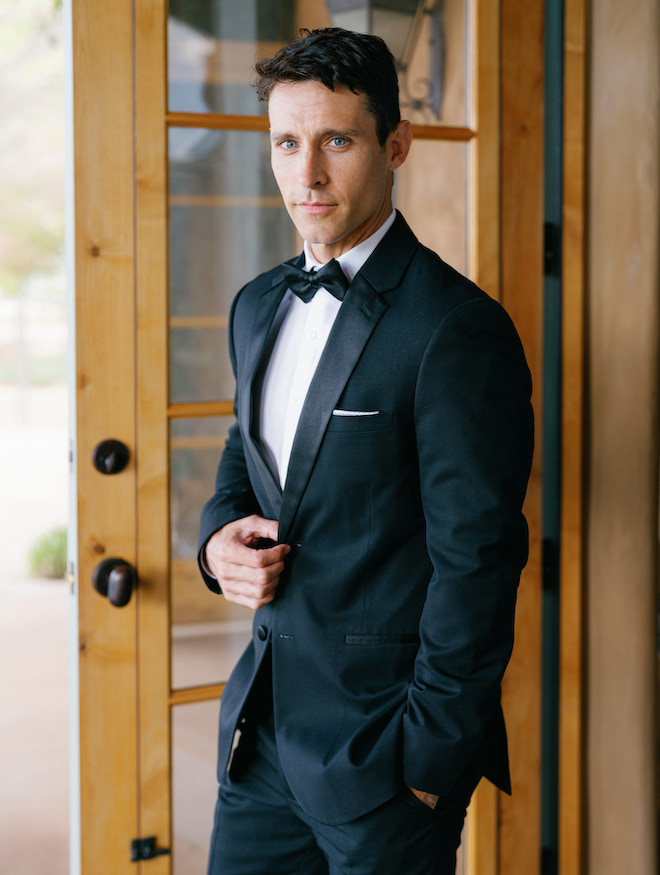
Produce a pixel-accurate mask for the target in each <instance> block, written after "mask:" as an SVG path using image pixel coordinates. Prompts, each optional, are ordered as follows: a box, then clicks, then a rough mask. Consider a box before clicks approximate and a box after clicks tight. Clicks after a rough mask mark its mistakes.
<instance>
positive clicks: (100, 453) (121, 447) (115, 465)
mask: <svg viewBox="0 0 660 875" xmlns="http://www.w3.org/2000/svg"><path fill="white" fill-rule="evenodd" d="M129 457H130V453H129V450H128V447H127V446H126V444H123V443H122V442H121V441H117V440H115V439H114V438H109V439H108V440H106V441H101V443H100V444H97V446H96V447H94V452H93V453H92V463H93V465H94V467H95V468H96V470H97V471H100V472H101V474H119V472H120V471H123V470H124V468H125V467H126V465H128V460H129Z"/></svg>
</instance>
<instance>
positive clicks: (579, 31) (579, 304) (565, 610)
mask: <svg viewBox="0 0 660 875" xmlns="http://www.w3.org/2000/svg"><path fill="white" fill-rule="evenodd" d="M587 9H588V0H564V89H563V94H564V113H563V128H564V131H563V192H562V199H563V207H562V476H561V492H562V497H561V550H560V629H561V642H560V657H559V659H560V674H559V678H560V687H559V698H560V703H561V712H560V719H559V747H560V752H561V755H560V758H559V875H583V873H585V872H586V871H587V869H586V840H585V824H586V801H585V800H586V774H585V716H584V707H585V695H586V692H585V673H586V604H585V587H586V581H585V570H584V561H585V522H584V514H585V490H584V475H585V460H584V434H585V383H584V380H585V370H584V369H585V348H584V347H585V331H586V319H585V299H586V277H585V265H586V145H587V134H586V130H587V123H586V119H587V64H588V53H587Z"/></svg>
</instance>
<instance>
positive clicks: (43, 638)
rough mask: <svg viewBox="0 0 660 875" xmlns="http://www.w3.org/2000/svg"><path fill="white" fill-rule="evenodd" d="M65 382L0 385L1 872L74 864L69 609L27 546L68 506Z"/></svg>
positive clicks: (62, 519) (11, 874)
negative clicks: (22, 387)
mask: <svg viewBox="0 0 660 875" xmlns="http://www.w3.org/2000/svg"><path fill="white" fill-rule="evenodd" d="M67 512H68V436H67V402H66V391H65V389H64V388H62V387H55V388H44V389H38V390H31V391H29V392H26V393H22V394H21V393H19V392H18V390H16V389H14V388H11V387H2V386H0V875H67V873H68V859H69V848H68V842H69V838H68V833H69V799H68V793H69V790H68V708H69V696H68V611H69V592H68V587H67V586H66V584H65V583H64V582H63V581H50V580H38V579H34V578H30V577H29V576H28V571H27V553H28V550H29V548H30V546H31V545H32V544H33V543H34V541H35V540H36V539H37V538H39V537H40V536H41V535H43V534H46V533H47V532H49V531H51V530H52V529H53V528H55V527H57V526H62V525H66V523H67V515H68V513H67Z"/></svg>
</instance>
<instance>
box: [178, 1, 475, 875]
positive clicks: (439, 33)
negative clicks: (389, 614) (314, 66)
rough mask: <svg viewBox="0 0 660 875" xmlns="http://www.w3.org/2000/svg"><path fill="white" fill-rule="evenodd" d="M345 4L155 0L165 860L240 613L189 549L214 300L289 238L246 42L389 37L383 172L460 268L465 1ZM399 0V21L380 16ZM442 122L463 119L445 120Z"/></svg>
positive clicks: (195, 786) (214, 335)
mask: <svg viewBox="0 0 660 875" xmlns="http://www.w3.org/2000/svg"><path fill="white" fill-rule="evenodd" d="M347 5H351V6H353V7H355V6H359V5H360V3H358V2H357V0H356V2H355V3H352V4H347V3H346V2H345V0H342V2H340V0H247V2H241V3H236V2H234V0H170V6H169V23H168V158H169V326H170V338H169V348H170V355H169V360H170V375H169V385H170V390H169V399H170V408H171V422H170V458H171V560H172V563H171V567H172V576H171V648H172V657H171V668H172V689H173V699H174V701H176V702H177V703H178V702H181V704H176V705H174V706H173V708H172V738H173V750H172V766H173V823H174V856H173V872H174V875H196V873H199V875H203V873H204V872H205V869H206V855H207V848H208V840H209V836H210V830H211V823H212V817H213V805H214V799H215V794H216V789H217V788H216V778H215V746H216V732H217V715H218V701H217V699H216V700H215V701H195V699H196V697H198V698H199V699H202V700H204V699H208V698H209V696H211V695H213V696H218V695H219V694H220V686H219V685H221V684H222V683H223V682H224V681H226V679H227V677H228V676H229V673H230V671H231V669H232V667H233V665H234V664H235V662H236V660H237V658H238V657H239V655H240V653H241V652H242V650H243V649H244V647H245V644H246V643H247V641H248V640H249V636H250V634H251V621H252V616H253V615H252V612H250V611H247V610H242V609H239V608H236V607H235V606H232V605H231V604H230V603H228V602H226V601H225V600H224V599H223V598H222V597H218V596H216V595H213V594H212V593H210V592H208V591H207V590H206V587H205V586H204V583H203V582H202V580H201V578H200V575H199V571H198V568H197V561H196V552H197V534H198V525H199V513H200V510H201V507H202V505H203V504H204V502H205V501H206V500H207V499H208V497H209V496H210V494H211V491H212V489H213V483H214V479H215V471H216V468H217V464H218V460H219V457H220V454H221V452H222V448H223V446H224V441H225V437H226V434H227V431H228V429H229V426H230V425H231V422H232V416H231V402H232V399H233V394H234V380H233V374H232V372H231V367H230V361H229V354H228V336H227V326H228V317H229V310H230V306H231V302H232V300H233V298H234V296H235V294H236V292H237V291H238V290H239V289H240V288H241V287H242V286H243V285H244V283H246V282H247V281H249V280H250V279H252V278H253V277H254V276H256V275H257V274H259V273H261V272H262V271H265V270H268V269H270V268H272V267H273V266H274V265H276V264H278V263H279V262H281V261H283V260H285V259H288V258H291V257H292V256H293V255H294V254H296V253H297V252H299V251H300V250H301V247H302V244H301V241H300V239H299V238H298V236H297V234H296V232H295V229H294V228H293V226H292V224H291V222H290V220H289V218H288V215H287V213H286V210H285V209H284V206H283V204H282V200H281V198H280V195H279V192H278V190H277V187H276V184H275V181H274V179H273V177H272V173H271V170H270V156H269V142H268V135H267V133H266V132H265V124H264V120H263V115H264V114H265V112H266V108H265V106H264V105H263V104H259V103H258V101H257V99H256V95H255V93H254V90H253V88H252V87H251V84H250V83H251V80H252V78H253V66H254V62H255V60H256V59H257V57H270V56H272V55H273V54H274V53H275V51H277V49H278V48H279V47H280V46H281V45H283V44H284V43H286V42H288V41H289V40H290V39H292V38H293V37H294V36H295V34H296V33H297V31H298V29H299V28H301V27H308V28H315V27H326V26H329V25H332V24H338V25H342V24H345V25H347V26H351V27H355V29H364V30H368V29H371V30H372V32H374V31H375V32H379V34H380V35H381V36H383V37H384V38H385V39H386V40H389V43H390V45H391V48H392V49H393V51H394V52H395V53H396V55H397V61H398V63H399V67H400V86H401V102H402V115H403V117H405V118H409V119H410V120H411V121H412V122H413V123H414V124H415V125H417V126H418V127H417V128H416V141H415V143H414V145H413V151H412V154H411V156H410V159H409V161H408V162H407V164H406V165H404V166H403V167H402V168H401V169H400V170H399V171H397V174H396V181H395V203H396V206H397V207H398V208H399V209H401V211H402V212H403V214H404V216H405V217H406V219H407V221H408V222H409V224H410V225H411V227H412V228H413V230H414V231H415V233H416V234H417V235H418V237H419V238H420V239H421V240H422V242H423V243H426V244H427V245H429V246H430V247H432V248H433V249H435V250H436V251H437V252H438V253H439V254H440V255H441V257H443V258H444V259H445V260H446V261H448V262H449V263H450V264H452V265H453V266H455V267H456V268H457V269H458V270H461V271H463V272H465V271H466V270H467V265H468V263H469V259H468V249H469V246H470V240H469V234H468V225H469V222H468V220H469V215H468V203H469V197H468V184H469V180H468V173H469V150H470V145H469V140H470V138H471V137H472V135H473V132H472V131H470V130H469V129H468V122H469V120H470V119H471V107H470V106H469V100H468V96H469V94H470V83H469V77H468V75H467V71H468V67H469V61H470V55H469V48H468V34H469V33H470V27H469V15H468V13H469V2H468V0H400V2H394V0H386V2H385V0H383V2H381V3H379V2H378V0H376V2H374V3H371V4H367V3H363V4H362V7H363V8H365V9H366V6H367V5H370V6H371V7H372V8H373V12H374V14H373V15H371V17H368V16H367V17H366V18H365V19H364V22H365V26H364V27H360V26H359V25H358V23H353V24H351V23H350V22H349V21H347V20H346V21H343V20H342V19H341V13H342V9H341V8H340V7H345V6H347ZM383 7H387V8H386V9H385V10H384V9H383ZM379 10H380V11H379ZM401 12H404V13H405V14H407V15H408V18H407V21H406V22H405V23H404V25H401V20H400V19H397V21H396V22H395V28H394V30H392V27H391V25H392V22H393V20H394V19H393V17H392V16H393V15H394V16H395V17H396V16H397V15H398V14H399V13H401ZM376 13H378V14H376ZM398 31H401V32H402V33H403V36H404V38H403V39H398V35H399V34H398ZM190 113H193V114H198V115H197V117H194V116H193V117H191V116H190V115H186V114H190ZM239 117H241V118H239ZM449 125H451V126H454V127H455V128H456V129H459V128H460V129H461V130H462V134H459V135H458V137H457V136H456V134H453V135H451V137H450V135H449V134H447V135H445V134H444V133H443V130H444V129H445V126H449ZM448 138H449V139H451V140H452V141H445V140H446V139H448ZM184 405H185V409H184ZM205 687H206V688H207V689H206V691H205V690H204V688H205Z"/></svg>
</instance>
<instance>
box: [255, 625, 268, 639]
mask: <svg viewBox="0 0 660 875" xmlns="http://www.w3.org/2000/svg"><path fill="white" fill-rule="evenodd" d="M257 635H258V637H259V640H260V641H265V640H266V638H268V629H267V628H266V627H265V626H259V628H258V629H257Z"/></svg>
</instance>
